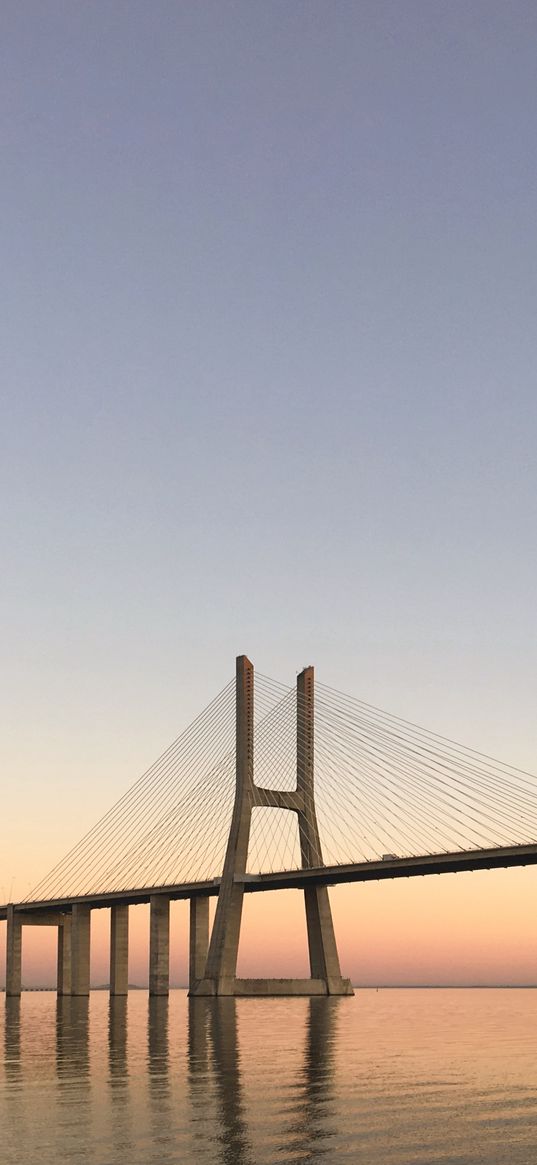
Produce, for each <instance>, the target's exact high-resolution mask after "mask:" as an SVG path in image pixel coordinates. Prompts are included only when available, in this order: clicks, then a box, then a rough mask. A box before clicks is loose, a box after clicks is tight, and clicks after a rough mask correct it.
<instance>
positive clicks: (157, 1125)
mask: <svg viewBox="0 0 537 1165" xmlns="http://www.w3.org/2000/svg"><path fill="white" fill-rule="evenodd" d="M147 1072H148V1086H149V1120H150V1127H151V1139H152V1142H153V1144H154V1146H155V1160H157V1159H158V1158H159V1157H164V1158H165V1159H166V1160H168V1159H170V1158H172V1157H173V1149H174V1131H173V1130H174V1113H173V1108H172V1103H171V1095H170V1050H169V1000H168V997H167V996H150V997H149V1000H148V1009H147Z"/></svg>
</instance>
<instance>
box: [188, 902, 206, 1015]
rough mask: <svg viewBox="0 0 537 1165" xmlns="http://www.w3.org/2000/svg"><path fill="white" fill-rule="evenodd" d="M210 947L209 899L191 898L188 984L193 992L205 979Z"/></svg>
mask: <svg viewBox="0 0 537 1165" xmlns="http://www.w3.org/2000/svg"><path fill="white" fill-rule="evenodd" d="M208 949H209V899H208V898H207V897H198V898H191V899H190V947H189V956H190V957H189V967H188V986H189V989H190V993H191V994H192V993H193V991H194V989H195V987H196V986H197V984H198V983H199V982H200V980H201V979H203V975H204V972H205V963H206V961H207V951H208Z"/></svg>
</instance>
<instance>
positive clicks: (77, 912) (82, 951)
mask: <svg viewBox="0 0 537 1165" xmlns="http://www.w3.org/2000/svg"><path fill="white" fill-rule="evenodd" d="M90 932H91V910H90V908H89V906H82V905H80V904H79V903H75V904H74V905H73V915H72V923H71V995H89V990H90Z"/></svg>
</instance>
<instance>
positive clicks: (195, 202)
mask: <svg viewBox="0 0 537 1165" xmlns="http://www.w3.org/2000/svg"><path fill="white" fill-rule="evenodd" d="M1 31H2V35H1V38H0V42H1V43H0V54H1V62H0V64H1V67H0V92H1V101H0V117H1V128H2V159H3V167H2V169H3V182H2V204H3V205H2V227H1V240H2V242H1V261H2V272H3V279H2V292H1V294H2V298H3V303H2V311H1V316H0V327H1V330H2V336H1V352H2V364H3V369H2V425H1V433H0V441H1V458H0V463H1V473H2V477H3V481H2V486H1V490H0V507H1V514H2V550H3V554H2V558H3V566H2V588H1V593H2V605H3V627H4V630H3V637H2V638H3V643H2V667H3V684H2V698H1V708H2V730H1V734H0V750H1V763H2V774H3V777H2V815H1V819H0V899H1V900H5V899H6V898H7V897H11V898H14V899H17V898H20V897H22V896H23V895H24V894H25V893H26V892H27V890H28V889H29V888H30V886H31V885H32V884H33V883H35V882H36V881H37V880H38V878H39V877H40V876H41V875H42V874H43V873H44V872H45V871H46V870H47V869H48V868H49V867H50V866H51V865H52V864H53V863H54V861H55V860H56V859H57V858H58V857H60V856H61V855H62V853H63V852H64V851H65V850H66V849H68V848H70V846H71V845H72V844H73V843H74V842H75V841H76V840H77V839H78V837H79V836H80V835H81V833H83V832H85V830H86V828H87V826H88V824H89V823H91V822H92V821H93V820H94V819H96V818H97V817H98V816H100V814H101V813H102V812H103V811H104V810H105V809H106V808H107V807H108V806H109V804H110V803H111V802H112V801H113V800H114V799H115V798H116V796H118V795H119V794H120V793H121V792H123V790H124V789H125V788H126V787H127V785H128V784H130V783H131V781H132V780H133V779H134V778H135V777H136V776H137V775H138V774H139V773H140V772H141V771H142V770H143V769H145V768H146V767H147V765H148V764H149V763H150V762H151V761H152V760H153V759H154V757H155V756H156V755H157V754H158V753H159V752H160V751H161V750H162V748H163V747H164V746H165V745H166V744H167V743H168V742H169V741H170V740H171V739H172V738H173V737H174V736H175V735H176V734H177V732H178V731H179V730H180V729H181V728H182V727H184V726H185V725H186V724H187V723H188V722H189V720H190V719H191V718H192V717H193V716H194V715H195V714H196V713H197V711H198V710H199V708H200V707H201V706H203V705H205V704H206V703H207V702H208V700H209V699H210V698H211V697H212V696H213V695H214V694H215V693H216V691H218V690H219V689H220V688H221V687H222V686H223V684H224V683H225V682H226V681H227V680H228V679H229V678H230V677H231V675H232V673H233V669H234V658H235V655H236V654H238V653H240V652H246V653H247V654H248V655H249V656H250V658H252V660H253V661H254V662H255V664H256V665H257V666H258V667H259V669H260V670H262V671H263V672H265V673H268V674H269V675H274V676H276V677H277V678H279V679H283V680H288V681H289V682H290V683H292V682H293V679H294V675H295V673H296V671H297V670H299V669H300V668H301V667H302V666H304V665H305V664H307V663H315V665H316V668H317V674H318V676H319V678H321V679H323V680H324V681H325V682H326V683H330V684H333V685H334V686H336V687H339V688H342V689H343V690H347V691H349V692H351V693H353V694H355V695H357V696H359V697H361V698H363V699H366V700H370V701H371V702H373V703H375V704H378V705H379V706H380V707H384V708H387V709H388V710H390V711H393V712H396V713H398V714H400V715H402V716H406V717H408V718H410V719H413V720H417V721H418V722H420V723H424V724H426V725H427V726H429V727H430V728H432V729H435V730H437V731H439V732H444V733H446V734H447V735H449V736H450V737H454V738H455V739H460V740H463V741H465V742H466V743H468V744H470V745H472V746H474V747H477V748H482V749H483V750H484V751H486V752H488V753H491V754H492V755H496V756H499V757H501V758H503V759H505V760H508V761H511V762H512V763H515V764H519V765H521V766H522V767H524V768H527V769H529V770H534V771H535V770H537V727H536V724H537V721H536V716H535V686H536V684H535V680H536V673H537V637H536V622H535V575H536V566H537V554H536V538H535V528H536V501H535V499H536V496H537V494H536V481H535V478H536V464H535V448H536V431H537V393H536V388H535V367H536V364H537V361H536V354H537V353H536V348H537V339H536V331H535V306H536V289H537V254H536V252H537V237H536V225H535V224H536V213H535V211H536V188H537V140H536V139H537V130H536V122H535V108H536V104H537V70H536V47H535V46H536V36H537V9H536V7H535V4H533V3H529V2H517V0H512V2H511V3H509V4H506V3H505V2H503V0H502V2H500V0H486V2H485V0H483V2H481V0H472V3H468V2H467V0H464V2H462V0H461V2H459V0H449V2H443V0H420V2H417V0H396V2H388V0H370V2H369V0H352V2H351V0H348V2H347V0H332V2H331V3H327V2H323V3H320V2H318V0H307V2H305V0H304V2H302V0H293V2H292V3H289V2H288V0H271V2H269V3H267V2H266V0H263V2H258V0H237V2H231V0H201V2H199V0H195V2H194V0H192V2H190V0H182V2H181V3H177V2H176V0H174V2H166V0H153V2H152V3H151V4H147V3H146V2H145V0H143V2H140V0H114V2H113V3H109V0H93V2H92V3H91V4H82V3H76V2H75V3H73V2H72V0H22V2H16V3H15V2H14V0H13V2H10V0H8V2H6V3H4V4H3V6H2V12H1ZM472 877H473V881H471V879H472ZM469 880H470V884H471V885H473V886H475V887H477V889H476V890H474V891H472V895H470V899H471V902H472V903H474V899H475V896H476V895H477V899H476V903H477V904H475V903H474V905H471V906H470V904H469V895H468V891H467V887H468V884H469ZM536 881H537V878H536V876H535V875H534V873H533V872H532V871H522V872H518V873H517V872H511V873H508V872H506V873H503V874H502V875H501V876H500V875H498V874H488V875H487V874H483V875H473V876H470V875H468V876H466V875H465V876H464V877H462V876H460V877H459V878H446V879H440V880H437V879H431V881H430V882H427V886H426V889H424V886H425V883H420V885H419V887H418V885H417V884H415V883H408V885H407V886H406V887H404V888H402V887H400V886H398V887H395V885H394V884H385V885H384V886H382V887H376V888H375V887H369V888H367V892H366V890H365V889H364V888H363V887H362V888H354V889H352V892H351V890H350V889H349V888H346V889H344V890H343V889H341V890H338V891H335V892H334V903H335V906H334V909H335V913H336V916H337V919H338V933H341V946H342V948H344V950H345V956H346V963H347V965H348V969H349V973H352V974H353V975H354V976H358V977H360V974H359V973H360V968H361V967H363V966H364V959H365V955H364V951H365V950H366V949H367V952H368V953H367V959H368V960H370V959H371V951H372V950H374V951H376V955H375V958H376V960H377V961H376V964H375V966H374V967H373V968H371V967H370V964H369V963H368V964H367V965H368V968H369V970H368V971H367V975H369V972H370V971H371V975H372V976H373V981H375V980H380V981H382V980H383V979H388V978H389V977H392V978H395V979H396V978H397V966H398V965H399V966H400V967H401V975H402V978H403V979H405V981H407V980H408V978H410V979H413V978H415V979H417V980H422V979H423V977H425V979H428V978H430V976H431V974H432V973H433V972H432V971H430V967H432V966H433V964H434V975H436V976H437V977H438V979H439V980H440V981H446V979H456V978H457V976H459V977H460V975H461V974H463V970H462V969H463V968H465V967H467V965H468V959H469V958H470V956H471V958H470V962H471V971H472V974H471V975H470V977H472V976H474V977H475V974H474V972H475V973H476V974H477V973H479V974H481V975H482V976H483V977H484V978H485V979H486V978H487V976H489V977H490V976H492V978H494V975H495V974H496V972H497V973H498V974H499V975H500V977H501V978H503V977H504V971H503V970H502V971H501V972H500V963H501V959H500V957H499V955H498V950H499V949H500V948H499V947H498V943H499V944H500V946H501V944H502V943H503V944H504V946H506V949H507V947H508V949H509V952H510V958H511V961H512V964H513V967H514V974H515V977H516V975H519V977H521V978H522V980H527V978H528V977H529V978H534V979H535V980H537V950H536V944H535V941H534V939H533V935H532V934H526V930H525V926H526V921H527V908H529V904H530V902H531V903H532V902H533V901H534V897H535V889H536ZM433 891H434V894H436V895H438V898H437V900H435V901H436V903H437V904H436V906H435V905H434V902H433V899H434V895H433ZM375 895H376V898H375ZM424 895H425V898H424ZM368 896H369V897H368ZM291 901H292V900H291V899H287V898H286V902H291ZM498 901H500V902H501V904H502V905H501V908H500V907H498V909H496V906H495V904H496V903H497V902H498ZM374 902H381V903H382V904H383V906H382V910H383V911H384V912H385V914H384V915H383V917H384V918H385V922H386V925H385V926H384V927H383V928H381V930H382V934H383V936H384V937H383V940H382V943H380V939H379V934H380V931H379V930H378V925H377V920H378V913H376V912H375V909H374V907H373V905H372V904H373V903H374ZM424 902H425V903H426V908H425V907H424V905H423V903H424ZM255 904H256V908H257V907H258V905H259V903H258V900H257V899H256V903H255ZM260 909H261V907H260ZM294 909H295V907H293V906H291V905H289V906H287V905H286V907H285V911H286V912H287V913H286V918H287V921H288V927H289V934H291V933H294V929H293V928H294V922H293V919H294V917H295V915H294V914H293V911H294ZM262 910H263V911H264V915H263V917H264V919H265V922H264V925H266V927H267V928H268V930H267V931H266V933H268V934H272V935H273V941H274V942H276V941H277V936H278V924H277V922H276V921H275V919H276V915H275V914H274V913H273V908H272V906H271V905H270V904H269V903H267V904H266V905H265V906H263V908H262ZM437 910H438V911H441V912H444V913H445V917H446V920H447V922H448V923H449V925H446V927H445V928H443V927H442V926H441V925H440V923H439V922H438V939H437V940H435V943H436V945H435V946H434V958H433V963H431V958H432V955H431V952H430V950H429V948H428V947H427V942H428V937H427V936H430V935H431V933H432V932H431V926H432V922H431V917H435V918H436V917H437V915H436V911H437ZM401 912H402V913H401ZM284 913H285V912H284ZM532 916H533V908H532ZM260 917H261V916H260ZM477 917H480V918H481V919H482V920H483V927H485V929H484V930H483V927H481V929H480V928H479V927H476V925H475V918H477ZM401 919H403V920H404V922H402V921H401ZM461 919H462V922H461V921H460V920H461ZM472 919H474V924H473V925H472ZM517 919H519V922H520V932H518V931H516V926H515V921H516V920H517ZM420 920H421V921H420ZM457 920H459V922H460V926H459V929H457V926H456V925H455V924H456V922H457ZM463 924H464V925H463ZM485 924H486V925H485ZM248 925H249V924H248ZM436 925H437V923H436V922H435V926H436ZM457 925H458V924H457ZM514 926H515V931H516V933H514V932H513V927H514ZM252 927H253V929H252V930H251V931H249V933H250V935H251V937H250V940H249V942H250V946H248V945H247V946H246V948H245V958H250V961H251V964H252V965H253V964H254V963H255V958H256V955H255V947H256V941H257V940H256V934H255V922H254V921H252ZM270 927H272V930H270ZM420 927H421V929H420ZM487 927H488V929H487ZM498 927H501V928H504V929H503V930H502V932H501V935H498ZM401 928H402V929H401ZM461 928H462V929H461ZM405 932H407V933H408V934H410V933H411V934H412V935H413V936H414V937H413V939H412V943H411V944H410V946H411V948H412V951H413V957H412V958H411V957H410V954H409V951H408V950H407V953H406V955H405V959H404V960H403V953H402V951H403V947H404V946H405V941H406V940H405V939H404V933H405ZM261 933H265V932H262V931H261V930H260V931H259V934H260V935H261ZM435 933H436V931H435ZM390 934H393V944H392V942H391V939H390V938H389V936H390ZM387 935H388V937H386V936H387ZM454 936H455V937H454ZM31 941H32V942H38V941H39V942H40V943H43V942H46V941H47V940H46V939H45V938H44V937H39V940H38V938H37V936H33V937H32V940H31ZM271 941H272V940H271ZM495 944H496V945H495ZM36 949H37V948H36ZM248 952H250V953H249V954H248ZM398 952H399V956H400V962H399V964H398V961H397V958H398V957H399V956H398ZM427 952H429V953H427ZM469 952H470V955H469ZM396 956H397V957H396ZM297 959H298V955H297ZM472 960H473V962H472ZM45 961H47V960H45ZM403 962H404V970H403V969H402V968H403ZM47 965H48V963H47ZM297 967H298V962H297ZM532 967H533V968H534V971H533V973H532V974H530V973H529V971H531V968H532ZM38 970H39V968H37V971H36V973H38ZM448 970H449V974H448ZM468 973H469V974H470V971H469V972H468ZM367 975H366V974H365V972H364V978H367Z"/></svg>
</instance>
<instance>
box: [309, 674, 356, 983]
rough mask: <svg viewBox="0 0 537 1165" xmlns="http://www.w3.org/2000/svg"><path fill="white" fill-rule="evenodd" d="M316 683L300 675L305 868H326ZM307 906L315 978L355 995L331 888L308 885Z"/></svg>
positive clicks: (310, 952) (312, 975)
mask: <svg viewBox="0 0 537 1165" xmlns="http://www.w3.org/2000/svg"><path fill="white" fill-rule="evenodd" d="M314 683H315V681H314V671H313V668H312V667H306V668H304V670H303V671H301V672H300V675H299V676H297V739H296V743H297V753H296V759H297V777H296V787H297V792H298V793H300V795H301V798H302V808H301V810H300V811H299V814H298V831H299V836H300V853H301V858H302V868H303V869H311V868H312V867H313V866H322V865H323V856H322V850H321V840H320V837H319V827H318V824H317V813H316V810H315V759H314V755H315V749H314V731H315V717H314ZM304 905H305V910H306V926H307V932H308V950H309V959H310V974H311V977H312V979H324V981H325V983H326V990H327V992H328V994H329V995H352V994H353V990H352V987H351V984H350V982H349V980H348V979H343V978H342V976H341V969H340V966H339V955H338V951H337V944H336V936H335V933H334V923H333V921H332V911H331V909H330V899H329V897H328V887H327V886H306V888H305V890H304Z"/></svg>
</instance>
